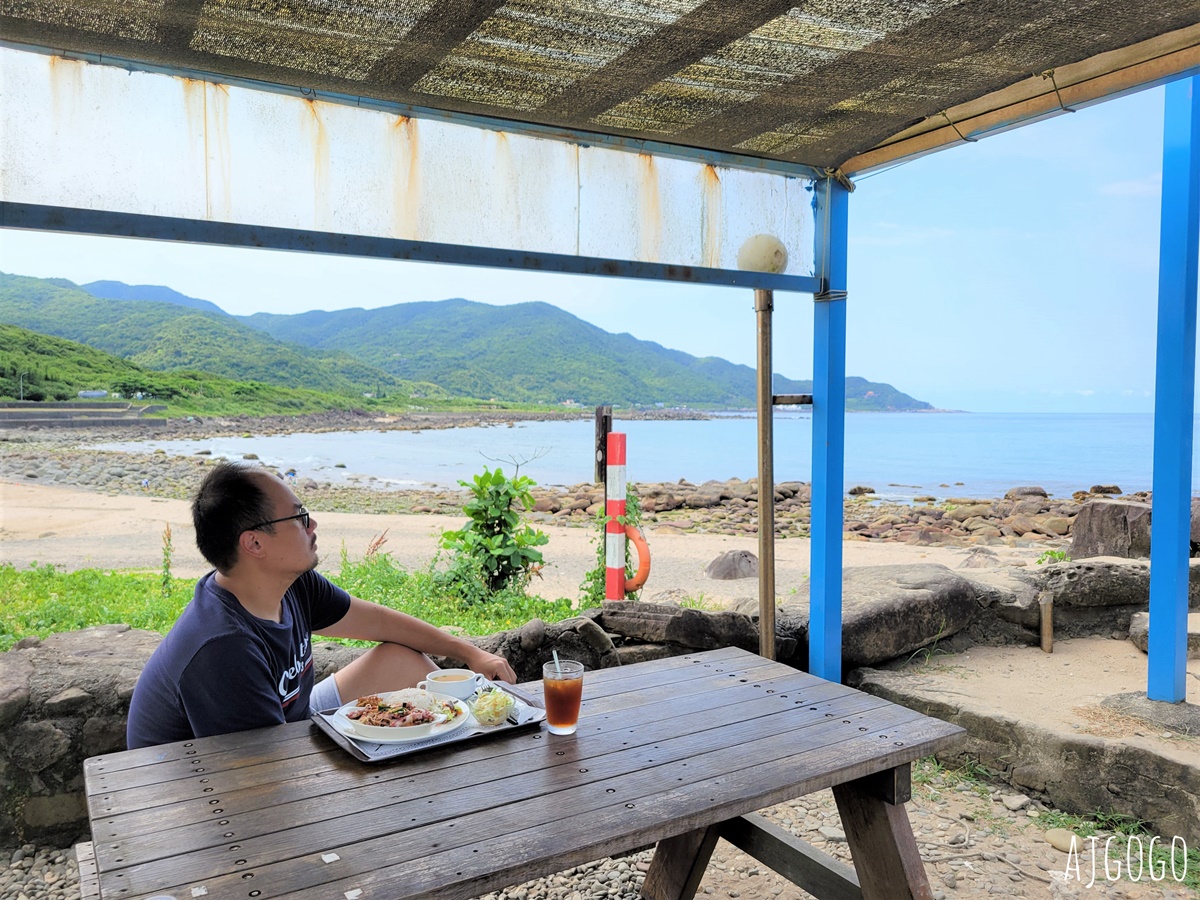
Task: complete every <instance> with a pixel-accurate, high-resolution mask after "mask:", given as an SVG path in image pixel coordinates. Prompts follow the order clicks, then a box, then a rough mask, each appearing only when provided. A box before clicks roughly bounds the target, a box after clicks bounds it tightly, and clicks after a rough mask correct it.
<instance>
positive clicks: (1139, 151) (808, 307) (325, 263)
mask: <svg viewBox="0 0 1200 900" xmlns="http://www.w3.org/2000/svg"><path fill="white" fill-rule="evenodd" d="M1163 94H1164V92H1163V89H1162V88H1156V89H1151V90H1147V91H1142V92H1140V93H1137V94H1133V95H1130V96H1128V97H1123V98H1118V99H1115V100H1111V101H1108V102H1106V103H1101V104H1097V105H1095V106H1092V107H1089V108H1086V109H1082V110H1079V111H1078V112H1075V113H1072V114H1064V115H1060V116H1058V117H1056V118H1053V119H1048V120H1045V121H1042V122H1037V123H1034V124H1032V125H1028V126H1025V127H1022V128H1018V129H1014V130H1013V131H1010V132H1006V133H1003V134H998V135H994V136H991V137H986V138H984V139H982V140H980V141H977V142H974V143H970V144H962V145H958V146H955V147H952V148H950V149H948V150H945V151H942V152H939V153H934V154H930V155H929V156H926V157H923V158H921V159H917V160H913V161H911V162H908V163H905V164H902V165H899V166H897V167H895V168H892V169H888V170H884V171H881V172H878V173H874V174H871V175H867V176H865V177H862V178H860V179H859V180H857V182H856V189H855V191H854V193H853V194H852V195H851V197H850V214H849V215H850V219H849V221H850V235H849V267H848V294H849V299H848V301H847V323H848V325H847V327H848V335H849V337H848V347H847V362H846V371H847V374H848V375H859V376H862V377H865V378H868V379H870V380H872V381H884V382H887V383H889V384H892V385H894V386H895V387H897V388H898V389H900V390H902V391H904V392H906V393H908V394H910V395H912V396H914V397H916V398H918V399H921V400H925V401H928V402H930V403H932V404H933V405H934V406H936V407H938V408H941V409H958V410H969V411H976V412H1150V411H1152V410H1153V389H1154V345H1155V309H1156V304H1157V290H1158V231H1159V215H1160V207H1159V201H1160V193H1161V175H1160V173H1161V166H1162V130H1163ZM0 271H4V272H9V273H15V274H20V275H31V276H35V277H43V278H48V277H59V278H67V279H70V280H71V281H74V282H76V283H78V284H83V283H86V282H90V281H97V280H116V281H124V282H126V283H129V284H158V285H166V286H168V287H171V288H173V289H175V290H177V291H180V292H182V293H184V294H187V295H189V296H192V297H199V298H202V299H205V300H209V301H211V302H213V303H215V304H217V305H218V306H220V307H221V308H222V309H224V310H225V311H227V312H229V313H232V314H234V315H249V314H251V313H255V312H264V311H265V312H277V313H297V312H304V311H307V310H311V309H325V310H333V309H343V308H348V307H376V306H386V305H391V304H393V303H402V302H409V301H420V300H441V299H445V298H448V297H465V298H467V299H470V300H476V301H479V302H483V303H492V304H509V303H518V302H522V301H529V300H541V301H545V302H547V303H552V304H554V305H556V306H559V307H561V308H562V309H564V310H566V311H568V312H570V313H572V314H574V315H576V316H579V317H580V318H582V319H584V320H586V321H588V322H591V323H593V324H595V325H598V326H599V327H601V328H604V329H605V330H608V331H612V332H629V333H630V334H632V335H633V336H635V337H637V338H641V339H643V340H650V341H656V342H658V343H660V344H662V345H664V346H667V347H670V348H673V349H677V350H683V351H685V352H687V353H691V354H693V355H696V356H710V355H711V356H721V357H724V358H725V359H728V360H731V361H733V362H737V363H743V364H746V365H750V366H753V365H754V362H755V316H754V311H753V297H752V293H751V292H750V291H748V290H745V289H736V288H709V287H701V286H696V285H668V284H658V283H653V282H645V281H636V280H628V279H610V278H599V277H587V276H567V275H553V274H544V273H533V272H513V271H504V270H494V269H480V268H470V267H458V266H447V265H437V264H431V263H410V262H397V261H383V260H365V259H351V258H345V257H334V256H318V255H313V254H298V253H283V252H275V251H262V250H251V249H234V248H218V247H208V246H201V245H185V244H170V243H160V242H147V241H134V240H128V239H119V238H98V237H87V236H76V235H58V234H50V233H36V232H21V231H11V230H6V231H0ZM773 331H774V360H775V366H774V368H775V370H776V371H777V372H781V373H782V374H784V375H786V376H788V377H790V378H810V377H812V356H813V354H812V299H811V297H810V296H809V295H804V294H790V293H789V294H784V293H777V294H776V297H775V315H774V323H773Z"/></svg>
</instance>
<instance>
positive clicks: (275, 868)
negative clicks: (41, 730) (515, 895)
mask: <svg viewBox="0 0 1200 900" xmlns="http://www.w3.org/2000/svg"><path fill="white" fill-rule="evenodd" d="M585 697H586V700H585V703H584V717H583V718H582V719H581V723H580V729H579V732H578V733H577V734H576V735H573V736H568V737H560V736H550V735H548V734H546V733H544V732H537V733H529V732H523V733H522V732H514V733H512V734H508V735H501V736H499V737H497V738H494V739H490V740H488V741H481V742H473V743H470V744H464V745H460V746H459V747H458V748H453V749H450V748H447V749H444V750H436V751H431V752H427V753H423V754H419V755H414V756H412V757H403V758H400V759H399V760H397V761H395V762H389V763H387V764H384V765H380V766H370V767H368V766H362V765H359V764H357V763H354V762H353V761H352V760H351V759H350V758H349V757H348V756H347V755H346V754H345V753H344V752H343V751H341V750H340V749H337V750H335V752H334V753H333V755H331V754H330V753H329V752H327V751H328V750H329V749H330V748H332V745H331V744H330V743H329V742H328V740H327V738H325V737H324V736H322V735H318V734H314V732H315V728H308V729H307V730H303V729H305V726H302V725H299V724H298V725H292V726H280V727H279V728H277V729H269V730H268V731H269V732H271V733H272V737H273V739H272V740H270V741H264V742H262V743H261V744H257V745H256V744H254V743H253V741H252V738H253V735H255V734H256V733H255V732H248V733H242V734H241V735H230V736H227V737H226V738H224V739H220V740H217V739H203V740H200V741H197V742H195V743H194V745H192V746H184V745H185V744H191V743H192V742H183V743H181V744H180V745H170V746H169V747H168V748H166V749H164V750H161V751H160V750H159V748H150V749H151V750H154V751H156V752H149V751H134V752H133V754H129V756H131V757H134V758H133V760H132V761H131V760H130V759H129V758H127V755H126V754H110V755H109V756H108V757H102V758H98V760H97V761H96V762H97V764H96V765H91V766H89V767H88V769H87V774H88V777H87V791H88V795H89V796H88V799H89V808H90V809H91V810H92V812H93V833H94V835H95V836H96V854H97V863H98V867H99V869H100V884H101V890H102V892H103V896H104V898H105V900H135V898H137V897H139V896H142V895H149V894H152V893H159V892H164V891H166V892H170V891H172V890H174V892H175V894H176V895H177V896H188V893H187V892H188V891H189V890H191V889H194V888H198V887H200V886H203V887H204V888H205V889H206V890H207V891H208V897H209V898H211V900H217V898H222V897H230V898H237V900H245V898H247V897H248V896H253V897H257V898H262V900H268V898H273V897H277V896H289V897H290V896H293V895H294V896H295V897H296V898H305V900H307V898H316V897H322V898H325V897H331V896H333V897H336V896H337V895H338V893H339V892H341V893H344V892H346V891H352V890H354V889H356V888H357V889H362V890H364V891H365V893H364V894H363V898H364V900H370V898H375V897H387V898H389V900H392V898H406V897H414V898H415V897H422V898H423V900H424V898H430V900H432V898H443V897H444V898H446V900H459V898H467V897H471V896H473V895H475V894H479V893H483V892H486V891H488V890H492V889H495V888H497V887H503V886H505V885H507V884H512V883H515V882H519V881H521V880H525V879H526V878H529V877H536V876H537V875H543V874H548V873H550V872H553V871H558V870H561V869H562V868H566V867H568V866H571V865H575V864H578V863H581V862H585V861H589V860H591V859H595V858H598V857H600V856H603V855H607V854H609V853H613V852H620V851H626V850H631V849H635V848H637V847H640V846H644V845H646V844H648V843H653V842H655V841H658V840H662V839H669V838H672V837H676V836H678V835H682V834H685V833H687V832H690V831H696V830H698V829H704V828H707V827H708V826H709V825H713V824H715V823H717V822H720V821H722V820H724V819H727V818H731V817H733V816H736V815H741V814H742V813H746V812H751V811H753V810H755V809H758V808H761V807H762V806H765V805H769V804H770V803H774V802H779V801H781V800H786V799H792V798H794V797H798V796H802V795H803V794H805V793H808V792H810V791H812V790H817V789H820V788H822V787H829V786H831V785H834V784H840V783H843V782H846V781H851V780H854V779H856V778H860V777H863V776H865V775H869V774H872V773H875V772H881V771H885V770H887V769H890V768H892V767H894V766H897V765H901V764H903V763H907V762H909V761H911V760H912V759H914V758H916V757H918V756H920V755H924V754H925V753H927V752H929V751H930V750H931V749H933V748H934V747H935V746H937V745H938V744H940V743H942V742H944V741H945V740H946V739H947V738H948V737H950V736H952V735H953V734H955V733H957V732H959V731H961V729H957V728H956V727H954V726H949V725H946V724H945V723H941V722H938V721H937V720H935V719H930V718H928V717H925V716H921V715H919V714H917V713H913V712H911V711H909V710H905V709H904V708H902V707H898V706H895V705H894V704H890V703H887V702H886V701H882V700H879V699H878V698H873V697H869V696H868V695H865V694H861V693H860V692H857V691H853V690H851V689H849V688H845V687H843V686H841V685H836V684H830V683H828V682H824V681H822V680H821V679H817V678H814V677H813V676H810V675H807V674H804V673H799V672H795V671H794V670H791V669H789V668H788V667H786V666H781V665H780V664H778V663H772V662H770V661H767V660H763V659H761V658H760V657H758V656H756V655H754V654H750V653H747V652H746V651H742V650H736V649H726V650H720V651H713V652H708V653H700V654H691V655H689V656H687V657H674V658H672V659H669V660H659V661H655V662H653V663H645V664H639V665H635V666H629V667H622V668H621V669H611V670H602V671H600V672H589V673H588V674H587V676H586V678H585ZM860 729H862V730H860ZM187 750H196V751H197V753H196V754H194V755H193V757H189V756H188V754H187V753H186V751H187ZM200 751H203V755H201V752H200ZM289 754H294V758H292V759H290V760H289V758H288V756H289ZM194 757H200V758H201V759H202V760H203V768H205V769H206V771H205V772H203V773H199V772H194V771H190V772H189V771H188V767H189V764H190V765H191V767H192V768H199V767H201V766H200V765H199V764H197V763H195V762H194ZM90 762H91V761H90ZM206 790H208V791H209V792H208V793H205V791H206ZM210 801H215V802H210ZM217 810H220V812H217ZM97 812H99V813H101V814H100V815H97ZM175 823H178V824H177V825H176V824H175ZM327 853H333V854H335V855H336V859H334V858H332V857H331V858H330V860H329V861H328V862H327V861H325V860H323V859H322V855H323V854H327ZM251 892H253V893H251Z"/></svg>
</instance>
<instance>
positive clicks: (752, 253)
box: [737, 234, 788, 275]
mask: <svg viewBox="0 0 1200 900" xmlns="http://www.w3.org/2000/svg"><path fill="white" fill-rule="evenodd" d="M787 262H788V253H787V247H785V246H783V241H781V240H779V238H777V237H775V235H773V234H756V235H754V236H753V237H749V238H746V242H745V243H744V244H742V249H741V250H739V251H738V258H737V264H738V268H739V269H742V270H743V271H747V272H769V273H770V274H772V275H778V274H779V273H780V272H782V271H783V270H784V269H786V268H787Z"/></svg>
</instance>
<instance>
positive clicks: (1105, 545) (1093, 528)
mask: <svg viewBox="0 0 1200 900" xmlns="http://www.w3.org/2000/svg"><path fill="white" fill-rule="evenodd" d="M1067 552H1068V555H1069V556H1070V557H1071V558H1072V559H1084V558H1086V557H1091V556H1119V557H1125V558H1127V559H1141V558H1148V557H1149V556H1150V504H1149V503H1136V502H1131V501H1129V500H1092V501H1089V502H1088V503H1085V504H1084V505H1083V507H1082V509H1080V511H1079V515H1078V516H1076V518H1075V524H1074V527H1073V528H1072V538H1071V549H1070V550H1068V551H1067Z"/></svg>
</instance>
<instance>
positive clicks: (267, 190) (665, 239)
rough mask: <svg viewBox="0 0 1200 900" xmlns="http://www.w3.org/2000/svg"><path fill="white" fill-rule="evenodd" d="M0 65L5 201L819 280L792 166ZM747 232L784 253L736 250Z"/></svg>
mask: <svg viewBox="0 0 1200 900" xmlns="http://www.w3.org/2000/svg"><path fill="white" fill-rule="evenodd" d="M0 79H3V82H4V84H5V90H4V91H3V92H0V200H3V201H6V202H7V203H9V204H13V205H17V206H24V207H28V208H33V207H43V208H51V209H58V210H63V211H69V210H90V211H92V212H97V213H112V214H126V215H130V216H144V217H148V218H147V219H144V220H138V221H146V222H194V223H201V222H208V223H212V224H214V225H228V226H246V227H252V228H258V229H274V230H275V231H274V232H273V233H276V234H280V235H288V234H290V235H304V236H306V237H304V238H303V239H299V238H281V240H284V242H285V243H286V242H291V243H300V244H303V243H305V242H310V241H311V238H310V237H308V236H311V235H320V234H324V235H329V236H332V238H333V242H334V243H339V242H340V244H341V245H346V244H347V242H351V241H352V239H362V241H364V242H365V241H368V240H371V239H374V240H378V241H382V242H388V241H391V242H395V243H391V244H386V249H383V250H378V251H376V250H374V249H372V250H371V251H370V254H369V255H390V256H398V257H400V258H407V259H418V258H424V259H429V258H437V259H439V260H443V261H459V262H463V263H464V264H470V265H505V266H510V265H516V266H517V267H521V268H548V269H552V270H555V271H563V272H590V273H592V274H617V275H622V276H626V277H660V278H674V279H677V280H695V281H703V282H705V283H710V284H738V285H744V286H748V287H761V288H767V287H771V288H774V289H779V290H790V291H809V290H811V289H812V286H813V285H814V284H815V283H816V282H815V281H813V280H812V276H813V266H814V263H813V229H814V221H815V219H814V215H815V214H814V211H813V190H814V183H813V181H811V180H809V179H805V178H799V177H795V176H793V175H786V174H783V173H779V172H770V171H763V170H745V169H738V168H731V167H722V166H715V165H708V164H703V163H699V162H697V161H695V160H686V159H677V158H659V157H656V156H654V155H652V154H634V153H629V152H622V151H617V150H614V149H612V148H611V147H596V146H590V145H587V144H578V143H571V142H568V141H563V140H553V139H549V138H547V137H543V136H534V135H531V134H526V133H510V132H505V131H495V130H489V129H482V128H478V127H474V126H473V125H471V124H463V123H461V122H459V121H456V120H454V119H453V118H450V119H445V118H443V119H436V120H425V119H417V118H414V117H410V116H398V115H395V114H394V113H392V112H390V111H387V110H381V109H364V108H358V107H353V106H348V105H343V104H337V103H326V102H324V101H321V100H315V99H310V98H305V97H298V96H294V95H287V94H281V93H272V92H266V91H257V90H251V89H247V88H243V87H236V86H229V85H221V84H214V83H210V82H197V81H190V80H188V79H183V78H178V77H175V76H172V75H163V74H151V73H146V72H125V71H122V70H120V69H117V68H114V67H110V66H103V65H92V64H89V63H86V62H80V61H78V60H68V59H63V58H61V57H56V56H49V55H44V54H30V53H22V52H18V51H14V50H7V49H0ZM14 208H15V207H14ZM71 216H72V217H73V218H75V219H79V215H78V214H74V213H72V214H71ZM146 227H147V228H150V229H151V230H153V229H154V228H157V227H158V226H153V227H151V226H149V225H147V226H146ZM167 230H168V231H171V232H172V233H176V234H179V233H182V232H184V231H186V232H188V233H193V234H194V233H197V229H196V228H188V229H184V228H180V227H175V226H171V227H170V228H168V229H167ZM206 233H208V232H206ZM234 233H236V234H238V235H241V236H243V237H245V236H246V235H248V234H249V232H246V231H245V230H244V229H243V230H236V229H235V230H228V229H227V230H226V237H223V238H220V239H219V241H218V242H221V243H228V242H229V240H230V239H229V237H228V235H229V234H234ZM759 234H770V235H773V236H774V237H776V238H778V240H779V241H780V242H781V243H782V244H783V246H784V248H785V249H786V251H787V253H786V259H787V263H786V267H785V268H784V270H783V271H781V272H777V273H774V274H771V275H770V276H768V275H767V274H766V273H760V276H761V277H760V276H755V275H753V274H752V273H744V272H740V271H739V270H738V251H739V249H740V248H741V246H742V245H743V243H745V242H746V241H747V240H748V239H749V238H751V237H753V236H755V235H759ZM184 239H187V238H184ZM239 239H240V238H239ZM361 246H366V244H365V243H363V244H362V245H361ZM380 246H384V245H380ZM431 247H432V248H436V249H435V250H429V249H428V248H431ZM333 252H342V251H333ZM356 252H357V251H356ZM451 257H452V258H453V260H451ZM693 273H698V274H693Z"/></svg>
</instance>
